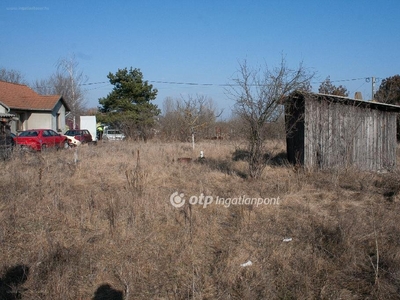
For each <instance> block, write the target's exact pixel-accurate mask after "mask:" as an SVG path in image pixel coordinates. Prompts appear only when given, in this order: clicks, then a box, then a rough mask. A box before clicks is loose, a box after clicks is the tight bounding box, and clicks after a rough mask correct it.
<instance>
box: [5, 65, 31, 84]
mask: <svg viewBox="0 0 400 300" xmlns="http://www.w3.org/2000/svg"><path fill="white" fill-rule="evenodd" d="M0 80H2V81H7V82H11V83H18V84H26V80H25V78H24V75H22V73H21V72H20V71H17V70H14V69H11V70H7V69H5V68H0Z"/></svg>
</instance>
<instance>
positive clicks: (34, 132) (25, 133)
mask: <svg viewBox="0 0 400 300" xmlns="http://www.w3.org/2000/svg"><path fill="white" fill-rule="evenodd" d="M38 135H39V133H38V132H37V131H22V132H21V133H20V134H19V135H18V136H38Z"/></svg>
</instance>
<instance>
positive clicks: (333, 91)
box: [318, 76, 349, 97]
mask: <svg viewBox="0 0 400 300" xmlns="http://www.w3.org/2000/svg"><path fill="white" fill-rule="evenodd" d="M318 92H319V93H321V94H326V95H334V96H342V97H348V96H349V91H348V90H347V88H346V87H344V86H342V85H339V86H335V85H334V84H332V81H331V78H330V77H329V76H328V77H326V79H325V80H324V81H323V82H321V84H320V86H319V88H318Z"/></svg>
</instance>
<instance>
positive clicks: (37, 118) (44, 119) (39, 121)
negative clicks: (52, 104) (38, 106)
mask: <svg viewBox="0 0 400 300" xmlns="http://www.w3.org/2000/svg"><path fill="white" fill-rule="evenodd" d="M26 122H27V126H26V127H27V128H26V129H38V128H48V129H54V128H53V124H52V123H53V122H52V115H51V114H50V112H47V113H45V112H32V113H31V115H30V117H29V119H28V120H27V121H26Z"/></svg>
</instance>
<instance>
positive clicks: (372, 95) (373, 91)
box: [371, 77, 375, 101]
mask: <svg viewBox="0 0 400 300" xmlns="http://www.w3.org/2000/svg"><path fill="white" fill-rule="evenodd" d="M371 78H372V80H371V81H372V94H371V101H374V100H375V99H374V95H375V77H371Z"/></svg>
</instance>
